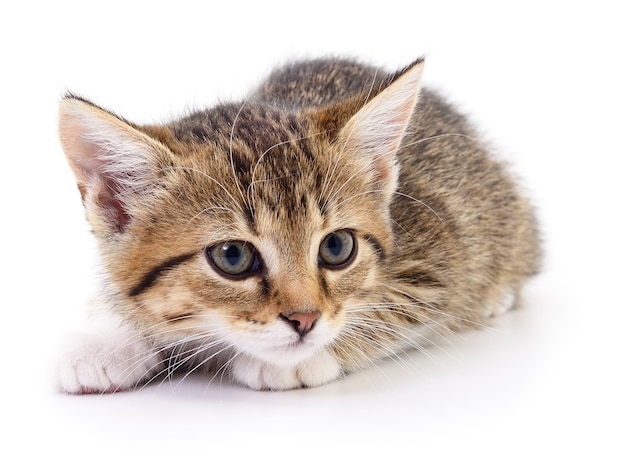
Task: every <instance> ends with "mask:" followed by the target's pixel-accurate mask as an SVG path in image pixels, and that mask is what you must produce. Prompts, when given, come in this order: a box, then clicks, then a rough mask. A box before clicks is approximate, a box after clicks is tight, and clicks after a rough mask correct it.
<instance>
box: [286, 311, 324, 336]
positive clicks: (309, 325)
mask: <svg viewBox="0 0 626 470" xmlns="http://www.w3.org/2000/svg"><path fill="white" fill-rule="evenodd" d="M321 316H322V313H321V312H320V311H319V310H315V311H313V312H292V313H287V314H281V315H280V318H282V319H283V320H285V321H286V322H288V323H290V324H291V326H292V327H293V329H294V330H296V331H297V332H298V334H299V335H300V336H301V337H302V336H304V335H306V334H307V333H308V332H309V331H311V330H312V329H313V327H314V326H315V323H316V322H317V319H318V318H319V317H321Z"/></svg>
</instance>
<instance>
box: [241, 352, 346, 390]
mask: <svg viewBox="0 0 626 470" xmlns="http://www.w3.org/2000/svg"><path fill="white" fill-rule="evenodd" d="M232 373H233V376H234V378H235V379H236V380H237V381H238V382H240V383H242V384H244V385H246V386H248V387H250V388H253V389H255V390H290V389H293V388H301V387H317V386H319V385H322V384H325V383H327V382H330V381H332V380H334V379H336V378H337V377H339V374H340V369H339V364H338V363H337V360H336V359H335V358H334V357H333V356H332V355H331V354H330V353H329V352H328V351H326V350H323V351H321V352H319V353H317V354H316V355H314V356H312V357H311V358H309V359H307V360H306V361H304V362H302V363H300V364H298V365H297V366H292V365H289V366H281V365H276V364H271V363H268V362H265V361H262V360H261V359H257V358H254V357H251V356H246V357H238V358H237V359H236V360H235V361H234V362H233V369H232Z"/></svg>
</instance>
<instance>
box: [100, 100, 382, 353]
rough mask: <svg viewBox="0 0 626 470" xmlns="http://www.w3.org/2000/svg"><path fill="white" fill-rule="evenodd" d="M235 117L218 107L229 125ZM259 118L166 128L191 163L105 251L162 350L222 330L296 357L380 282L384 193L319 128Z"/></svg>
mask: <svg viewBox="0 0 626 470" xmlns="http://www.w3.org/2000/svg"><path fill="white" fill-rule="evenodd" d="M237 111H238V110H237V109H236V108H233V109H223V110H221V112H222V113H223V114H227V116H228V117H227V118H225V123H228V122H232V121H234V119H235V116H237V114H236V113H237ZM258 114H259V113H258V111H257V110H255V109H254V108H253V107H250V108H248V109H245V108H244V109H243V110H242V111H241V112H240V113H239V116H237V122H236V123H235V125H234V126H232V125H228V126H225V127H223V128H219V127H218V128H209V127H205V128H204V129H202V131H200V128H199V127H198V126H200V124H198V125H197V126H196V127H191V128H190V127H189V126H185V127H184V128H180V129H175V130H174V131H173V132H172V131H170V132H168V134H169V139H172V140H171V141H168V146H169V147H170V148H174V149H175V154H176V155H183V156H184V157H174V160H175V161H173V162H168V164H167V165H166V166H164V168H161V172H162V177H161V178H160V179H159V184H160V186H161V187H160V188H158V190H157V191H155V193H154V194H153V195H152V197H151V198H149V204H144V203H145V201H142V206H143V207H141V208H137V210H136V211H135V214H134V215H133V217H132V221H131V222H130V223H129V224H128V226H127V227H126V228H125V231H124V233H122V234H121V235H118V236H115V237H111V238H107V239H106V241H105V242H104V244H103V246H104V247H105V249H104V251H105V252H106V253H108V254H109V256H107V264H108V271H109V273H110V274H111V278H112V280H113V281H114V282H115V283H116V285H118V286H120V287H121V289H120V290H121V292H122V294H126V298H125V299H124V301H125V303H126V302H128V303H130V304H131V308H132V309H133V310H134V313H133V317H132V321H133V322H134V323H135V324H137V325H139V326H140V328H141V329H142V330H145V331H148V332H150V333H151V334H153V335H154V334H155V333H156V336H155V337H156V338H157V339H158V340H159V341H161V340H164V341H172V340H176V339H179V338H181V337H186V338H188V337H189V336H190V335H198V337H199V338H200V337H203V336H204V335H207V334H208V335H217V336H219V337H221V338H226V340H227V342H228V343H230V344H232V345H233V346H235V348H236V349H237V350H242V351H245V352H248V353H250V354H252V355H254V356H256V357H260V358H262V359H264V360H267V361H271V362H280V363H286V362H291V361H293V362H298V361H300V360H302V358H303V357H304V356H307V355H309V354H311V353H312V352H314V351H315V350H316V349H318V348H320V347H321V346H323V345H325V344H328V343H329V342H331V341H332V340H333V338H334V337H335V336H336V335H337V334H338V332H339V331H340V330H341V327H342V324H343V322H344V313H343V310H344V308H345V307H346V306H349V305H350V304H351V303H354V302H358V301H362V299H363V297H366V296H367V292H368V290H370V289H373V288H374V287H375V286H376V278H377V271H378V266H379V263H380V262H381V256H382V251H383V250H384V249H385V248H390V247H389V246H388V244H389V239H390V232H389V224H388V220H387V218H388V213H387V212H388V208H387V204H386V199H387V198H386V197H385V195H384V194H383V193H381V192H380V191H374V189H375V188H374V187H373V186H372V182H371V175H370V174H368V173H367V172H365V171H364V168H363V167H362V166H361V165H359V164H357V162H355V161H354V159H353V158H350V156H349V155H346V154H344V153H343V152H345V151H346V149H345V148H344V146H343V145H332V144H330V143H329V142H328V141H327V140H326V138H325V137H323V136H322V135H320V134H319V132H317V131H316V130H315V129H314V125H313V124H312V123H307V122H300V123H299V124H298V125H297V127H296V126H295V124H294V126H293V127H294V128H293V129H292V130H290V131H289V132H287V131H285V130H284V128H283V126H282V125H280V124H279V122H280V121H281V116H279V115H275V116H271V117H269V116H265V117H263V118H262V119H263V121H262V122H256V121H260V119H261V118H259V117H258ZM208 120H209V121H212V120H213V119H212V118H209V119H208ZM250 128H255V129H263V133H262V134H260V133H259V132H258V131H257V132H256V133H255V134H254V136H253V137H251V136H250V135H247V133H246V130H247V129H250ZM190 129H191V130H190ZM148 132H150V130H148ZM161 132H163V130H161ZM194 132H195V134H194ZM199 133H201V134H202V136H203V137H202V139H199V138H198V134H199ZM152 134H155V135H156V132H155V130H154V129H153V130H152ZM205 139H208V140H209V141H210V142H211V144H210V145H207V144H206V141H205ZM169 158H172V157H171V156H170V157H169ZM183 258H184V261H181V262H178V263H174V262H171V261H170V260H174V261H180V260H181V259H183ZM168 262H169V264H172V266H169V267H167V268H165V269H162V270H159V271H158V272H157V271H155V268H157V267H159V266H162V265H163V264H164V263H165V264H168ZM174 264H175V266H174ZM151 273H153V275H152V277H151V276H150V274H151ZM148 284H149V285H148ZM300 314H306V315H304V316H303V315H300ZM294 315H295V318H300V320H293V319H292V318H293V316H294ZM294 321H295V322H297V321H300V323H301V325H296V324H295V323H294ZM306 323H313V325H312V326H313V328H312V329H310V331H306V330H307V328H305V327H306V325H305V324H306ZM298 326H300V327H301V328H300V329H301V330H302V331H298V328H297V327H298ZM301 333H304V334H301Z"/></svg>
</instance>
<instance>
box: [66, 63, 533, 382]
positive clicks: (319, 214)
mask: <svg viewBox="0 0 626 470" xmlns="http://www.w3.org/2000/svg"><path fill="white" fill-rule="evenodd" d="M422 68H423V62H422V61H421V60H418V61H416V62H415V63H414V64H412V65H410V66H409V67H406V68H405V69H403V70H400V71H399V72H396V73H391V74H389V73H384V72H382V71H381V70H379V69H377V68H374V67H370V66H367V65H362V64H359V63H357V62H353V61H349V60H339V59H323V60H314V61H306V62H299V63H295V64H291V65H288V66H286V67H283V68H281V69H279V70H277V71H276V72H274V73H273V74H272V75H271V76H270V77H269V78H268V79H267V80H266V81H265V82H264V83H263V84H262V85H261V86H260V87H259V88H258V89H257V90H256V91H254V92H253V93H252V94H251V95H250V96H248V97H247V98H246V99H245V100H243V101H241V102H235V103H225V104H220V105H218V106H215V107H214V108H212V109H208V110H205V111H200V112H196V113H193V114H191V115H189V116H186V117H183V118H182V119H179V120H176V121H173V122H170V123H168V124H166V125H152V126H139V125H135V124H132V123H130V122H128V121H125V120H124V119H122V118H120V117H118V116H115V115H114V114H112V113H110V112H107V111H105V110H103V109H102V108H100V107H97V106H95V105H93V104H92V103H90V102H88V101H86V100H84V99H81V98H78V97H75V96H67V97H66V98H65V99H64V100H63V101H62V103H61V107H60V120H59V122H60V125H59V128H60V137H61V142H62V146H63V149H64V151H65V154H66V156H67V158H68V161H69V163H70V165H71V167H72V169H73V171H74V173H75V175H76V179H77V182H78V187H79V190H80V193H81V196H82V200H83V203H84V206H85V209H86V213H87V217H88V220H89V222H90V224H91V226H92V228H93V233H94V235H95V237H96V238H97V240H98V243H99V249H100V254H101V259H102V265H103V267H104V272H105V279H104V285H103V292H102V296H101V299H100V307H99V310H100V316H104V317H108V318H109V320H108V321H107V324H106V325H105V326H100V327H98V328H95V329H94V331H93V332H92V333H90V334H86V335H84V336H83V337H81V338H80V339H78V340H77V343H76V345H75V347H74V348H73V349H71V350H70V351H69V352H68V354H67V355H66V358H65V360H64V361H63V364H62V366H61V372H60V377H61V388H62V389H63V390H64V391H66V392H70V393H89V392H110V391H116V390H122V389H131V388H133V387H135V386H137V385H138V384H144V383H148V382H150V381H153V380H158V381H160V380H163V379H164V378H167V377H169V376H170V374H172V373H174V372H176V371H178V370H184V371H188V372H190V371H194V370H196V369H203V370H207V369H208V370H210V371H212V372H211V373H212V374H230V375H231V376H232V377H233V378H234V379H235V380H237V381H238V382H240V383H242V384H244V385H247V386H249V387H252V388H254V389H272V390H280V389H290V388H294V387H302V386H317V385H320V384H323V383H325V382H328V381H331V380H334V379H336V378H337V377H340V376H341V375H343V374H346V373H349V372H351V371H354V370H357V369H361V368H363V367H366V366H368V365H370V364H371V363H372V362H373V361H376V360H377V359H379V358H382V357H385V356H393V355H395V354H397V353H398V352H399V351H400V350H402V349H405V348H420V349H421V348H423V347H425V346H428V345H429V344H431V343H432V342H433V341H436V340H437V339H438V338H439V337H440V336H443V335H445V334H446V333H447V332H450V331H457V330H461V329H464V328H468V327H476V326H479V325H482V324H484V323H485V321H486V318H488V317H489V316H491V315H493V314H495V313H499V312H500V311H503V310H506V309H507V308H508V307H509V306H511V305H512V304H513V303H515V301H516V300H517V299H518V296H519V292H520V289H521V287H522V285H523V283H524V282H525V281H526V279H527V278H528V277H529V276H531V275H533V274H534V273H536V272H537V270H538V268H539V261H540V249H539V243H538V236H537V228H536V223H535V219H534V217H533V212H532V210H531V207H530V206H529V204H528V202H527V200H526V199H525V198H524V197H522V195H521V194H520V191H519V189H518V187H517V184H516V183H515V181H514V180H513V178H512V177H511V176H510V175H509V174H508V172H507V171H506V168H505V167H504V165H503V164H502V163H500V162H498V161H497V160H495V159H493V158H492V157H491V156H490V155H489V153H488V151H487V150H486V149H485V146H484V145H483V144H482V143H481V141H480V139H479V138H478V137H477V136H476V135H475V132H474V131H473V129H472V128H471V126H470V125H469V124H468V123H467V121H466V120H465V118H464V117H462V116H461V115H459V114H458V113H457V112H456V111H454V110H453V109H452V108H451V107H450V106H449V105H448V104H447V103H446V102H445V101H444V100H442V99H441V98H440V97H439V96H437V95H436V94H435V93H433V92H431V91H429V90H422V91H421V93H420V80H421V75H422ZM224 260H225V261H224Z"/></svg>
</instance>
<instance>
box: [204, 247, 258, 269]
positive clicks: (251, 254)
mask: <svg viewBox="0 0 626 470" xmlns="http://www.w3.org/2000/svg"><path fill="white" fill-rule="evenodd" d="M206 254H207V258H208V259H209V261H210V263H211V265H212V266H213V268H214V269H215V270H216V271H217V272H219V273H220V274H223V275H226V276H230V277H236V278H241V277H245V276H249V275H252V274H255V273H256V272H257V271H258V270H259V267H260V265H261V262H260V261H259V257H258V255H257V252H256V250H255V249H254V247H253V246H252V245H250V244H249V243H246V242H244V241H239V240H235V241H229V242H225V243H218V244H217V245H213V246H211V247H209V248H207V250H206Z"/></svg>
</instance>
